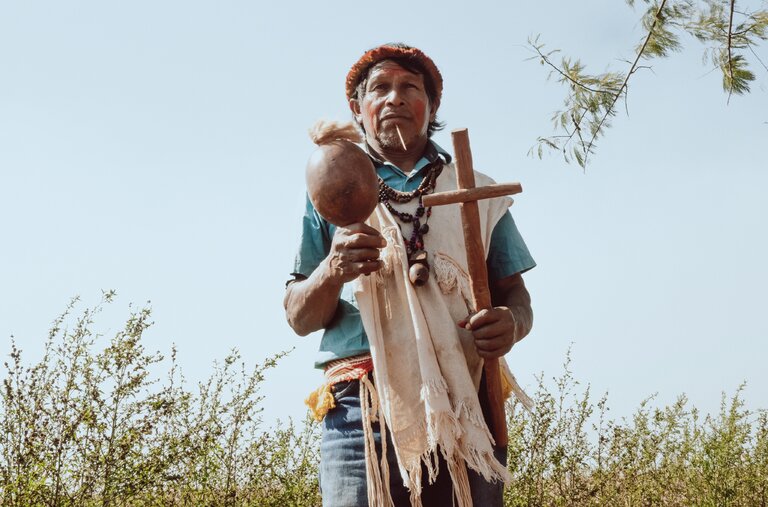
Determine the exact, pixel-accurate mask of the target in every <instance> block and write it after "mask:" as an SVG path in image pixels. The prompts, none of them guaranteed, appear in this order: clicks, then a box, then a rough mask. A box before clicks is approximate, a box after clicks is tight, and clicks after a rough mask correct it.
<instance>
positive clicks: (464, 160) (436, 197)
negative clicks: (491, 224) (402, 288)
mask: <svg viewBox="0 0 768 507" xmlns="http://www.w3.org/2000/svg"><path fill="white" fill-rule="evenodd" d="M451 138H452V139H453V151H454V154H455V156H456V162H455V163H456V182H457V187H458V188H457V190H453V191H450V192H441V193H438V194H431V195H426V196H424V198H423V202H424V206H437V205H441V204H453V203H459V207H460V209H461V225H462V229H463V231H464V244H465V248H466V251H467V270H468V271H469V284H470V288H471V289H472V305H473V306H474V310H475V311H476V312H479V311H480V310H490V309H491V308H492V307H493V306H492V303H491V292H490V290H489V288H488V268H487V267H486V263H485V262H486V260H485V246H484V245H483V238H482V234H481V230H480V211H479V208H478V204H477V201H478V200H479V199H487V198H491V197H500V196H502V195H510V194H516V193H518V192H521V191H522V188H521V186H520V184H519V183H509V184H500V185H489V186H486V187H475V173H474V169H473V167H472V151H471V150H470V148H469V132H468V131H467V129H460V130H454V131H453V132H451ZM484 371H485V383H486V386H487V391H488V403H489V408H490V417H491V427H492V430H493V439H494V440H495V441H496V445H504V446H505V445H507V418H506V414H505V412H504V399H503V398H502V396H501V372H500V371H499V360H498V359H486V360H485V365H484Z"/></svg>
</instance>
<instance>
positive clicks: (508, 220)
mask: <svg viewBox="0 0 768 507" xmlns="http://www.w3.org/2000/svg"><path fill="white" fill-rule="evenodd" d="M487 265H488V279H489V280H501V279H502V278H506V277H508V276H512V275H514V274H516V273H525V272H526V271H528V270H529V269H532V268H534V267H535V266H536V262H535V261H534V260H533V257H531V254H530V252H529V251H528V247H527V246H526V245H525V241H523V237H522V236H521V235H520V231H518V230H517V226H516V225H515V221H514V219H513V218H512V214H511V213H510V212H509V210H507V212H506V213H505V214H504V216H502V217H501V219H500V220H499V221H498V222H497V223H496V226H495V227H494V228H493V232H492V233H491V245H490V248H489V251H488V260H487Z"/></svg>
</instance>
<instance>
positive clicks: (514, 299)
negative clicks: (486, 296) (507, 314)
mask: <svg viewBox="0 0 768 507" xmlns="http://www.w3.org/2000/svg"><path fill="white" fill-rule="evenodd" d="M491 294H492V299H493V305H494V306H505V307H507V308H509V310H510V311H511V312H512V315H513V317H514V319H515V341H516V342H518V341H520V340H522V339H523V338H525V337H526V336H527V335H528V333H530V332H531V328H532V327H533V309H532V308H531V295H530V294H529V293H528V289H527V288H526V287H525V282H524V281H523V277H522V276H520V274H517V275H513V276H510V277H507V278H505V279H503V280H499V281H498V282H497V283H496V284H495V286H493V287H491Z"/></svg>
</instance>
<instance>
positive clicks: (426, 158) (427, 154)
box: [365, 139, 451, 179]
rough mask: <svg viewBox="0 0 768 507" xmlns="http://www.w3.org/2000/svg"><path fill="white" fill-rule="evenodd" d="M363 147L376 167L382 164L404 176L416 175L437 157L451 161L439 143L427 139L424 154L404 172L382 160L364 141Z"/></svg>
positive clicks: (378, 167) (447, 161) (448, 154)
mask: <svg viewBox="0 0 768 507" xmlns="http://www.w3.org/2000/svg"><path fill="white" fill-rule="evenodd" d="M365 149H366V151H367V152H368V156H369V157H370V158H371V160H372V161H373V164H374V165H375V166H376V168H377V169H380V168H382V167H384V166H386V167H388V168H390V169H392V170H393V171H395V172H396V173H399V174H401V175H402V176H403V177H405V178H408V179H410V178H413V177H415V176H417V175H419V174H420V173H421V172H423V170H424V169H425V168H427V167H429V166H430V165H432V163H433V162H435V161H436V160H437V159H438V158H439V157H441V156H442V158H443V161H444V162H445V163H446V164H448V163H450V162H451V155H450V153H448V152H447V151H445V150H444V149H443V148H442V147H440V145H439V144H437V143H436V142H434V141H433V140H431V139H430V140H429V142H428V143H427V146H426V147H425V148H424V154H423V155H422V156H421V158H420V159H419V160H418V161H417V162H416V165H414V166H413V170H412V171H411V172H410V173H408V174H405V173H404V172H403V171H402V170H401V169H400V168H399V167H397V166H396V165H394V164H392V163H390V162H387V161H385V160H382V159H381V158H379V156H378V155H377V154H376V152H375V151H374V150H373V148H371V146H370V145H369V144H368V143H365Z"/></svg>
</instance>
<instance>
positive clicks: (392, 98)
mask: <svg viewBox="0 0 768 507" xmlns="http://www.w3.org/2000/svg"><path fill="white" fill-rule="evenodd" d="M404 103H405V100H404V98H403V94H402V92H401V91H400V90H398V89H397V87H392V89H391V90H390V91H389V94H387V104H391V105H393V106H402V105H403V104H404Z"/></svg>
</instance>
